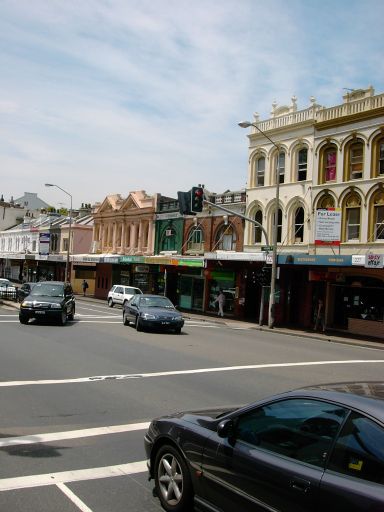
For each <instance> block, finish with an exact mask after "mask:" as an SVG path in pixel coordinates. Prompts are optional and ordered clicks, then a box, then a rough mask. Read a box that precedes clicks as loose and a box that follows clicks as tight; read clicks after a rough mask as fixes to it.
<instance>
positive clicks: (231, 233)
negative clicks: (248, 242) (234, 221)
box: [215, 224, 236, 251]
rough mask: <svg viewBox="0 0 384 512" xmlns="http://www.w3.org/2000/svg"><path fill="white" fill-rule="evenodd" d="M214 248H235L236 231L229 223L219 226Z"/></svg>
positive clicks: (226, 249)
mask: <svg viewBox="0 0 384 512" xmlns="http://www.w3.org/2000/svg"><path fill="white" fill-rule="evenodd" d="M215 249H218V250H221V251H235V250H236V231H235V230H234V229H233V227H232V225H231V224H228V226H226V225H225V224H224V225H223V226H221V227H220V228H219V230H218V231H217V233H216V238H215Z"/></svg>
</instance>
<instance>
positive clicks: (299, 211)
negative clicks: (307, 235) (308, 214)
mask: <svg viewBox="0 0 384 512" xmlns="http://www.w3.org/2000/svg"><path fill="white" fill-rule="evenodd" d="M294 228H295V234H294V237H293V238H294V243H295V244H301V243H303V241H304V208H303V207H302V206H299V207H298V208H296V211H295V226H294Z"/></svg>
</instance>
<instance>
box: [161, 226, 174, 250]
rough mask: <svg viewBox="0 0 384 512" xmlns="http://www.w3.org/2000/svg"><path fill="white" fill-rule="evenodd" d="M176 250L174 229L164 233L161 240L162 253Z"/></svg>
mask: <svg viewBox="0 0 384 512" xmlns="http://www.w3.org/2000/svg"><path fill="white" fill-rule="evenodd" d="M175 249H176V232H175V230H174V229H173V228H168V229H166V230H165V231H164V233H163V237H162V240H161V250H162V251H174V250H175Z"/></svg>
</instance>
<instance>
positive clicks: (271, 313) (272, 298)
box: [239, 121, 280, 329]
mask: <svg viewBox="0 0 384 512" xmlns="http://www.w3.org/2000/svg"><path fill="white" fill-rule="evenodd" d="M239 126H240V128H249V127H250V126H253V127H254V128H256V130H258V131H259V132H260V133H261V134H262V135H264V137H265V138H266V139H268V140H269V142H270V143H271V144H272V145H273V146H275V148H276V149H277V157H276V195H275V208H274V210H275V211H274V218H273V243H272V271H271V289H270V294H269V306H268V327H269V328H270V329H273V327H274V325H275V304H276V277H277V235H278V230H279V220H278V217H279V194H280V175H279V152H280V146H279V144H277V143H276V142H274V141H273V140H272V139H271V138H270V137H269V136H268V135H267V134H266V133H264V132H263V130H261V129H260V128H259V127H258V126H257V124H256V123H251V122H250V121H242V122H241V123H239Z"/></svg>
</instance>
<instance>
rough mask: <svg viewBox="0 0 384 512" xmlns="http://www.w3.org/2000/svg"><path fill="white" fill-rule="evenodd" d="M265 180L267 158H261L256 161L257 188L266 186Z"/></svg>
mask: <svg viewBox="0 0 384 512" xmlns="http://www.w3.org/2000/svg"><path fill="white" fill-rule="evenodd" d="M264 179H265V157H264V156H261V157H260V158H258V159H257V161H256V186H257V187H262V186H264Z"/></svg>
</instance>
